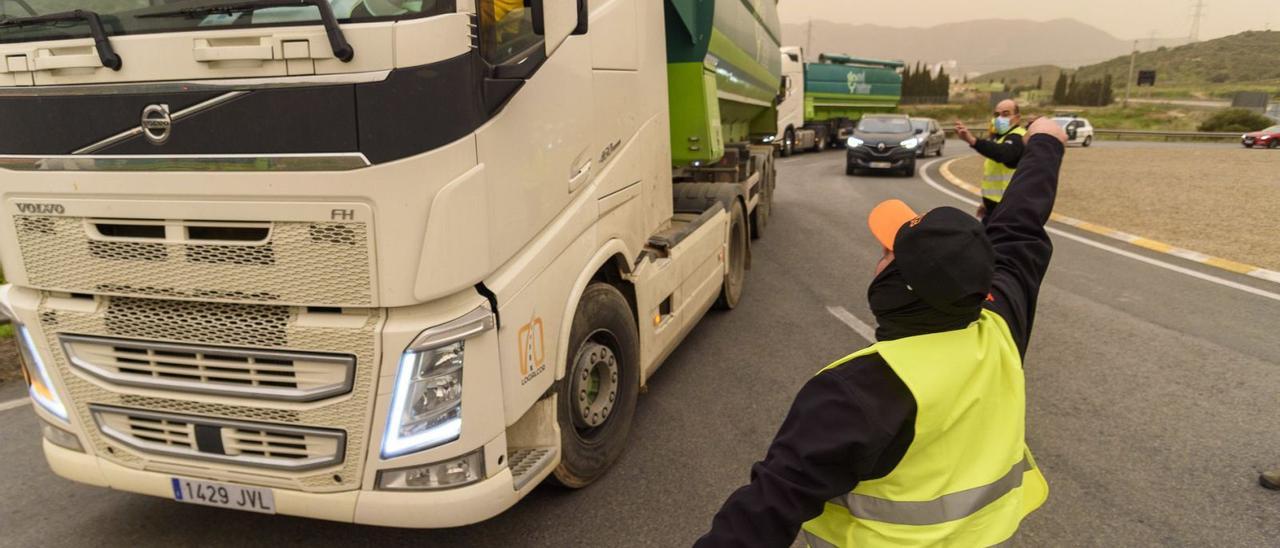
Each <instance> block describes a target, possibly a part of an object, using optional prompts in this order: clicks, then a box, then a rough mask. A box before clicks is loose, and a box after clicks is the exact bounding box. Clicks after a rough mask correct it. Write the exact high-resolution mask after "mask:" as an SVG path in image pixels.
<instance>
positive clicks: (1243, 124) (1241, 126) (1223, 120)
mask: <svg viewBox="0 0 1280 548" xmlns="http://www.w3.org/2000/svg"><path fill="white" fill-rule="evenodd" d="M1271 124H1272V122H1271V119H1270V118H1267V117H1266V116H1263V115H1261V114H1257V113H1255V112H1253V111H1250V110H1245V109H1242V108H1229V109H1225V110H1219V111H1218V112H1215V113H1213V116H1210V117H1209V119H1208V120H1205V121H1204V123H1202V124H1200V131H1258V130H1260V129H1263V128H1266V127H1268V126H1270V125H1271Z"/></svg>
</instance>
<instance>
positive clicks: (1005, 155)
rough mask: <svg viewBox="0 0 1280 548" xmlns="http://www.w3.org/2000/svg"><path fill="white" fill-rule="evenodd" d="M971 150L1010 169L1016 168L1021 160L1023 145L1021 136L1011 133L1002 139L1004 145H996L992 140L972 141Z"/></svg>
mask: <svg viewBox="0 0 1280 548" xmlns="http://www.w3.org/2000/svg"><path fill="white" fill-rule="evenodd" d="M972 146H973V149H974V150H977V151H978V154H981V155H983V156H986V157H987V158H990V159H992V160H995V161H997V162H1000V163H1002V164H1004V165H1006V166H1008V167H1010V168H1016V167H1018V162H1019V161H1020V160H1021V159H1022V156H1023V150H1024V149H1025V146H1026V145H1025V144H1024V143H1023V141H1022V136H1021V135H1018V134H1017V133H1012V134H1010V135H1009V136H1008V137H1005V138H1004V143H997V142H995V141H994V140H992V139H980V140H977V141H974V143H973V145H972Z"/></svg>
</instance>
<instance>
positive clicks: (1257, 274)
mask: <svg viewBox="0 0 1280 548" xmlns="http://www.w3.org/2000/svg"><path fill="white" fill-rule="evenodd" d="M961 159H963V158H952V159H950V160H947V161H946V162H945V163H943V164H942V166H941V167H939V168H938V171H939V173H941V174H942V178H943V179H946V180H947V182H948V183H951V185H952V186H955V187H958V188H960V189H962V190H965V191H967V192H968V193H970V194H976V195H981V194H982V190H981V189H979V188H978V187H976V186H973V185H971V184H969V183H967V182H965V181H964V179H961V178H960V177H959V176H957V175H956V174H955V173H953V172H952V171H951V164H954V163H956V162H958V161H960V160H961ZM1049 218H1050V219H1051V220H1054V221H1057V222H1059V223H1062V224H1064V225H1068V226H1072V227H1075V228H1078V229H1080V230H1084V231H1086V232H1092V233H1094V234H1097V235H1099V236H1106V237H1107V238H1111V239H1113V240H1120V241H1122V242H1125V243H1128V244H1132V245H1136V246H1138V247H1141V248H1143V249H1147V250H1150V251H1155V252H1157V253H1163V254H1166V255H1173V256H1175V257H1178V258H1180V259H1184V260H1189V261H1192V262H1195V263H1199V264H1203V265H1206V266H1212V267H1214V268H1220V269H1222V270H1226V271H1228V272H1235V273H1236V274H1244V275H1246V276H1249V277H1252V278H1257V279H1260V280H1266V281H1269V282H1276V283H1280V272H1276V271H1274V270H1268V269H1265V268H1262V267H1258V266H1253V265H1250V264H1245V263H1241V262H1237V261H1233V260H1231V259H1223V258H1221V257H1214V256H1211V255H1205V254H1204V253H1200V252H1198V251H1191V250H1189V249H1183V248H1180V247H1178V246H1175V245H1172V244H1167V243H1164V242H1161V241H1158V240H1152V239H1150V238H1146V237H1143V236H1136V235H1133V234H1130V233H1128V232H1124V231H1121V230H1116V229H1114V228H1110V227H1106V226H1102V225H1100V224H1097V223H1091V222H1089V221H1082V220H1080V219H1076V218H1075V217H1068V216H1066V215H1063V214H1061V213H1054V214H1052V215H1051V216H1050V217H1049ZM1188 255H1193V256H1198V257H1203V258H1194V257H1189V256H1188Z"/></svg>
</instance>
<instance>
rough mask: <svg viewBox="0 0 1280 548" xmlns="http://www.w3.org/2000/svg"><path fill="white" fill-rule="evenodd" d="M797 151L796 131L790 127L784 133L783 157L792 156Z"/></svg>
mask: <svg viewBox="0 0 1280 548" xmlns="http://www.w3.org/2000/svg"><path fill="white" fill-rule="evenodd" d="M795 153H796V132H795V131H793V130H790V129H788V130H787V132H786V133H784V134H782V157H783V158H790V157H791V155H792V154H795Z"/></svg>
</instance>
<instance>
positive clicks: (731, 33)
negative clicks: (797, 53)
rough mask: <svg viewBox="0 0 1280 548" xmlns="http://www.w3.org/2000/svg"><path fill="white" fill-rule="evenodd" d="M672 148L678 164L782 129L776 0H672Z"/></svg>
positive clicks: (701, 162) (717, 155) (707, 158)
mask: <svg viewBox="0 0 1280 548" xmlns="http://www.w3.org/2000/svg"><path fill="white" fill-rule="evenodd" d="M666 31H667V33H666V34H667V36H666V38H667V63H668V65H667V77H668V90H669V94H670V98H669V99H670V106H671V152H672V161H673V163H674V164H675V166H676V167H677V168H684V167H699V166H709V165H713V164H716V163H719V162H721V161H722V160H723V158H724V155H725V150H726V146H729V147H730V148H734V147H735V146H736V147H738V148H741V146H743V145H745V144H746V143H750V142H752V141H756V142H760V141H769V140H772V138H773V135H774V134H775V133H776V131H777V103H778V90H779V87H780V85H781V83H782V62H781V59H780V58H779V57H778V47H779V44H780V43H781V40H780V38H781V36H782V29H781V24H780V23H779V21H778V10H777V0H667V2H666Z"/></svg>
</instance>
